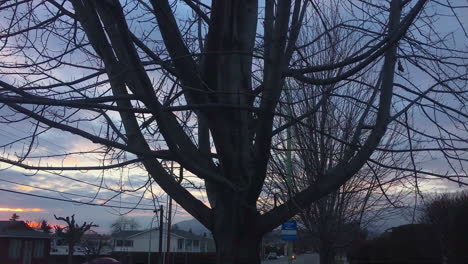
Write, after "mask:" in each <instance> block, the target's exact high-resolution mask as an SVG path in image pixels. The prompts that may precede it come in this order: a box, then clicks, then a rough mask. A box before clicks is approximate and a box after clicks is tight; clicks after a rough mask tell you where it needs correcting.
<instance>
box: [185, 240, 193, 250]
mask: <svg viewBox="0 0 468 264" xmlns="http://www.w3.org/2000/svg"><path fill="white" fill-rule="evenodd" d="M185 251H189V252H190V251H192V240H190V239H187V240H185Z"/></svg>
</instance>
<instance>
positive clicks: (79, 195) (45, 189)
mask: <svg viewBox="0 0 468 264" xmlns="http://www.w3.org/2000/svg"><path fill="white" fill-rule="evenodd" d="M0 181H2V182H7V183H11V184H16V185H21V186H26V187H31V188H35V189H39V190H43V191H49V192H54V193H58V194H61V195H74V196H78V197H83V198H89V199H96V200H102V201H106V203H107V202H114V203H124V204H130V205H138V204H136V203H132V202H122V201H112V200H109V199H105V198H99V197H93V196H87V195H82V194H77V193H70V192H61V191H56V190H52V189H49V188H44V187H38V186H34V185H29V184H25V183H19V182H14V181H9V180H4V179H0ZM141 205H144V206H150V205H147V204H141Z"/></svg>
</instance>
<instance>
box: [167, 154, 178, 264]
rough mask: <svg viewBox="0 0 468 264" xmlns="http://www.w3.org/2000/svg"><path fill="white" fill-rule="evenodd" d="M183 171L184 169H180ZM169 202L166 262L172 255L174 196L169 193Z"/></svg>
mask: <svg viewBox="0 0 468 264" xmlns="http://www.w3.org/2000/svg"><path fill="white" fill-rule="evenodd" d="M180 171H182V169H180ZM173 174H174V162H173V161H171V175H173ZM167 198H168V199H167V200H168V201H167V202H168V203H169V210H167V240H166V243H167V247H166V258H165V263H166V264H170V263H171V262H170V255H171V217H172V198H171V196H169V195H167Z"/></svg>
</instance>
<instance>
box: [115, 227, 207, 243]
mask: <svg viewBox="0 0 468 264" xmlns="http://www.w3.org/2000/svg"><path fill="white" fill-rule="evenodd" d="M163 230H164V232H166V229H163ZM150 231H159V228H153V229H148V230H139V231H121V232H118V233H115V234H113V235H112V237H113V238H114V239H119V238H120V239H122V238H130V237H134V236H137V235H140V234H144V233H146V232H150ZM171 234H173V235H175V236H178V237H181V238H187V239H198V240H211V238H209V237H204V236H199V235H196V234H193V233H191V232H187V231H184V230H180V229H171Z"/></svg>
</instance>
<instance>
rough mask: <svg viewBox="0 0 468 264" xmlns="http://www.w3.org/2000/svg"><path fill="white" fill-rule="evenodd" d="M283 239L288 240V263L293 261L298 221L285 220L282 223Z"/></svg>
mask: <svg viewBox="0 0 468 264" xmlns="http://www.w3.org/2000/svg"><path fill="white" fill-rule="evenodd" d="M281 239H282V240H285V241H287V242H286V246H287V252H286V255H287V257H288V264H291V263H292V255H293V254H292V253H293V243H292V242H293V241H294V240H296V239H297V222H296V221H294V220H291V221H287V222H284V223H283V224H282V225H281Z"/></svg>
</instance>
